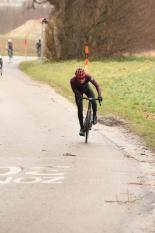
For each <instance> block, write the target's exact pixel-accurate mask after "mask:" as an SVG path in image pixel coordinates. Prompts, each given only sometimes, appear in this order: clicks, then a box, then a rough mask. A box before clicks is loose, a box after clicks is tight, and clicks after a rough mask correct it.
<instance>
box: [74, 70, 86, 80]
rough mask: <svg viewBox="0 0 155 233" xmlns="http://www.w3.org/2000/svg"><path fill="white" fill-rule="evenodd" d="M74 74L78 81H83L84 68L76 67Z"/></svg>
mask: <svg viewBox="0 0 155 233" xmlns="http://www.w3.org/2000/svg"><path fill="white" fill-rule="evenodd" d="M75 76H76V79H77V80H78V81H79V82H84V80H85V76H86V73H85V71H84V69H82V68H78V69H77V70H76V71H75Z"/></svg>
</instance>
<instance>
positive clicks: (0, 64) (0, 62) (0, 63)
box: [0, 57, 3, 76]
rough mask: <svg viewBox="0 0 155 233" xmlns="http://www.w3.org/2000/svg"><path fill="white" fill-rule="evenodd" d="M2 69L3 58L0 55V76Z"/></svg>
mask: <svg viewBox="0 0 155 233" xmlns="http://www.w3.org/2000/svg"><path fill="white" fill-rule="evenodd" d="M2 70H3V59H2V57H0V75H1V76H2Z"/></svg>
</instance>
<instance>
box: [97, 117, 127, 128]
mask: <svg viewBox="0 0 155 233" xmlns="http://www.w3.org/2000/svg"><path fill="white" fill-rule="evenodd" d="M98 122H99V123H100V124H103V125H106V126H129V123H128V122H127V121H125V120H123V119H120V118H118V117H116V116H107V117H100V118H99V119H98Z"/></svg>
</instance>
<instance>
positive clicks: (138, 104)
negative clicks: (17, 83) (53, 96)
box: [21, 57, 155, 148]
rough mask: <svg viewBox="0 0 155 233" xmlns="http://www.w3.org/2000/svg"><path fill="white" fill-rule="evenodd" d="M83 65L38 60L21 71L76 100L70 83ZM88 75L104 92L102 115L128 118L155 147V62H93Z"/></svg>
mask: <svg viewBox="0 0 155 233" xmlns="http://www.w3.org/2000/svg"><path fill="white" fill-rule="evenodd" d="M80 66H81V67H84V62H81V61H76V60H70V61H62V62H52V63H43V64H42V63H41V62H39V61H35V62H27V63H23V64H21V69H22V70H23V71H25V72H26V73H28V74H29V75H30V76H32V77H33V78H35V79H37V80H41V81H44V82H46V83H48V84H49V85H51V86H52V87H54V88H55V89H56V90H57V91H58V92H59V93H60V94H62V95H64V96H65V97H67V98H68V99H69V100H71V101H74V98H73V93H72V91H71V88H70V83H69V81H70V78H71V77H72V76H73V75H74V72H75V69H76V68H77V67H80ZM89 73H90V74H91V75H92V76H93V77H94V78H95V79H96V80H97V81H98V83H99V84H100V85H101V88H102V90H103V97H104V102H103V104H102V107H101V109H100V108H99V109H100V110H99V111H100V114H103V115H104V116H105V117H108V116H110V115H111V114H112V115H113V116H117V117H118V116H119V117H120V118H123V119H126V120H127V121H128V122H129V123H130V127H131V130H133V131H134V132H135V133H136V134H138V135H139V136H141V137H143V138H144V140H145V141H146V144H147V145H148V146H150V147H152V148H155V59H153V58H143V57H142V58H135V57H126V58H117V59H103V60H98V61H91V62H90V64H89Z"/></svg>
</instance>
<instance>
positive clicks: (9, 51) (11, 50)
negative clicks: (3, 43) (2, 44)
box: [7, 39, 13, 59]
mask: <svg viewBox="0 0 155 233" xmlns="http://www.w3.org/2000/svg"><path fill="white" fill-rule="evenodd" d="M7 49H8V56H9V58H10V59H11V58H12V57H13V42H12V40H11V39H8V48H7Z"/></svg>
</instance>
